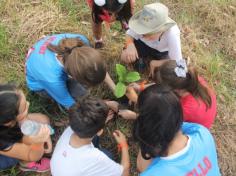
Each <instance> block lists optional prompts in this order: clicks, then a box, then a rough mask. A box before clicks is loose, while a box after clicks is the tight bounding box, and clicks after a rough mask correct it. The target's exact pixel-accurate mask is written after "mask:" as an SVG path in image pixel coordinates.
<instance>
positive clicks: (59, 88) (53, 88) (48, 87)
mask: <svg viewBox="0 0 236 176" xmlns="http://www.w3.org/2000/svg"><path fill="white" fill-rule="evenodd" d="M41 84H42V85H43V86H44V90H45V91H46V92H47V93H48V94H49V95H50V96H51V97H52V98H53V99H54V100H56V101H57V103H59V104H61V105H62V106H64V107H66V108H69V107H71V106H72V105H73V104H74V103H75V100H74V99H73V98H72V97H71V95H70V93H69V92H68V89H67V85H66V82H64V81H58V82H45V81H41Z"/></svg>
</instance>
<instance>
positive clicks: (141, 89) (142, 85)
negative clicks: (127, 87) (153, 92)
mask: <svg viewBox="0 0 236 176" xmlns="http://www.w3.org/2000/svg"><path fill="white" fill-rule="evenodd" d="M146 83H147V81H142V82H141V83H139V85H140V91H141V92H142V91H144V89H145V84H146Z"/></svg>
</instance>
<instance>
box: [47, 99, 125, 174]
mask: <svg viewBox="0 0 236 176" xmlns="http://www.w3.org/2000/svg"><path fill="white" fill-rule="evenodd" d="M108 110H109V108H108V107H107V105H106V104H105V103H104V101H102V100H98V99H94V98H88V97H87V98H84V99H82V100H81V101H80V102H79V103H78V104H76V105H75V106H73V107H72V108H71V109H70V112H69V118H70V127H68V128H67V129H66V130H65V131H64V133H63V134H62V136H61V137H60V139H59V141H58V142H57V145H56V147H55V150H54V153H53V156H52V159H51V172H52V175H53V176H128V175H129V154H128V145H127V142H126V138H125V136H124V135H123V134H122V133H121V132H120V131H118V130H116V131H115V132H114V134H113V135H114V137H115V139H116V141H117V143H118V145H119V146H120V147H121V151H122V156H121V164H118V163H116V162H115V161H113V160H111V159H110V158H109V157H108V156H107V155H106V154H105V153H103V152H102V151H100V150H99V149H98V148H95V147H94V145H93V144H92V139H93V138H94V137H95V136H100V135H101V134H102V132H103V128H104V126H105V122H106V118H107V116H108Z"/></svg>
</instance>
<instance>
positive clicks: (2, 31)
mask: <svg viewBox="0 0 236 176" xmlns="http://www.w3.org/2000/svg"><path fill="white" fill-rule="evenodd" d="M8 36H9V34H8V33H7V28H6V27H5V26H4V25H3V24H2V23H0V58H2V59H4V58H9V55H10V48H11V46H10V44H9V41H8Z"/></svg>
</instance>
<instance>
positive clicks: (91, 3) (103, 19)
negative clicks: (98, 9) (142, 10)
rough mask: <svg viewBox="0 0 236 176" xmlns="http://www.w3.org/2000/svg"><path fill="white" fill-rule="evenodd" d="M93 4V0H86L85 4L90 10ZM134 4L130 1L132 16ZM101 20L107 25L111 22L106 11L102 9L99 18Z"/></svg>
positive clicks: (132, 0) (133, 1)
mask: <svg viewBox="0 0 236 176" xmlns="http://www.w3.org/2000/svg"><path fill="white" fill-rule="evenodd" d="M93 3H94V0H87V4H88V6H89V7H90V8H92V7H93ZM134 3H135V0H130V4H131V13H132V14H133V9H134ZM99 17H100V18H101V20H102V21H106V22H108V23H110V22H113V20H112V18H111V16H110V15H109V13H108V11H107V10H105V9H103V14H101V15H100V16H99Z"/></svg>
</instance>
